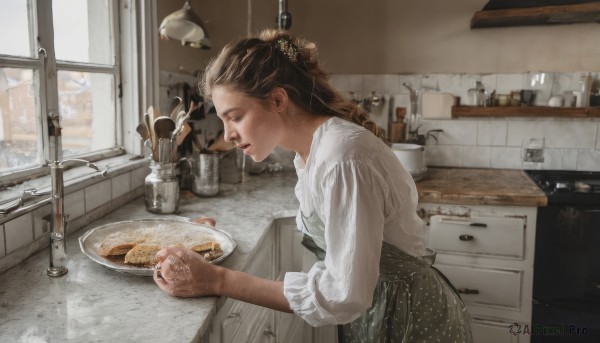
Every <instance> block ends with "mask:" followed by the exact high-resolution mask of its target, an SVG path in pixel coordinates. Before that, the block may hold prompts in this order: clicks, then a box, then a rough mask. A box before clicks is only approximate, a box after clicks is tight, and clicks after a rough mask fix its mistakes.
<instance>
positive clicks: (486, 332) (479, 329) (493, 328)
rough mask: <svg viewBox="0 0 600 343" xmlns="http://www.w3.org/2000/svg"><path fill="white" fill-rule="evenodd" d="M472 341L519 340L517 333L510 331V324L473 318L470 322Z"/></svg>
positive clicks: (509, 342)
mask: <svg viewBox="0 0 600 343" xmlns="http://www.w3.org/2000/svg"><path fill="white" fill-rule="evenodd" d="M471 331H472V332H473V343H517V342H521V340H520V339H519V338H521V337H519V336H518V335H514V334H512V333H511V331H510V324H506V323H500V322H491V321H481V320H473V321H472V322H471Z"/></svg>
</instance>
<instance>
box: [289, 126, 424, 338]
mask: <svg viewBox="0 0 600 343" xmlns="http://www.w3.org/2000/svg"><path fill="white" fill-rule="evenodd" d="M302 162H303V161H302V160H301V158H300V157H299V155H296V158H295V160H294V164H295V166H296V171H297V173H298V183H297V185H296V188H295V192H296V196H297V197H298V200H299V201H300V209H299V212H298V216H297V218H296V221H297V224H298V227H299V228H300V229H301V230H303V231H304V232H305V233H307V232H308V231H307V229H306V228H305V227H304V224H303V220H302V216H304V217H305V218H306V217H309V216H311V215H316V216H318V218H320V221H322V223H323V226H324V234H323V237H313V238H314V240H315V243H316V244H317V245H319V246H321V247H322V248H323V249H324V250H325V251H326V257H325V260H324V261H320V262H317V263H315V264H314V265H313V267H312V268H311V269H310V270H309V271H308V273H291V272H290V273H286V275H285V278H284V295H285V297H286V298H287V300H288V302H289V304H290V307H291V309H292V310H293V311H294V312H295V313H296V315H298V316H300V317H302V318H303V319H304V320H305V321H306V322H307V323H309V324H310V325H312V326H321V325H332V324H344V323H349V322H352V321H353V320H355V319H356V318H358V317H360V316H361V314H363V313H364V312H365V311H366V310H367V309H368V308H369V307H370V306H371V303H372V297H373V292H374V290H375V286H376V284H377V280H378V277H379V258H380V255H381V245H382V241H386V242H388V243H390V244H392V245H394V246H396V247H397V248H399V249H401V250H402V251H404V252H406V253H408V254H410V255H413V256H421V255H423V254H424V251H425V248H424V223H423V222H422V221H421V219H420V218H419V217H418V216H417V213H416V208H417V201H418V200H417V191H416V187H415V184H414V181H413V179H412V177H411V175H410V174H409V173H408V172H407V171H406V170H404V168H403V167H402V166H401V164H400V162H399V161H398V159H397V158H396V156H395V155H394V153H393V152H392V150H391V149H390V148H389V147H388V146H387V145H385V144H384V143H383V141H381V139H379V138H377V137H376V136H375V135H373V134H372V133H371V132H369V131H367V130H366V129H364V128H363V127H361V126H359V125H356V124H354V123H352V122H350V121H347V120H345V119H341V118H337V117H333V118H331V119H329V120H327V121H326V122H325V123H323V125H321V126H320V127H319V128H318V129H317V130H316V131H315V133H314V135H313V141H312V145H311V148H310V153H309V156H308V159H307V161H306V163H305V164H304V165H303V163H302Z"/></svg>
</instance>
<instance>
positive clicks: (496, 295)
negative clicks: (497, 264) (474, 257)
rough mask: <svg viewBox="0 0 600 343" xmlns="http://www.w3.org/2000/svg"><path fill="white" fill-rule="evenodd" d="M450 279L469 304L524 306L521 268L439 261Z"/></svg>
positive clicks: (438, 266) (441, 268)
mask: <svg viewBox="0 0 600 343" xmlns="http://www.w3.org/2000/svg"><path fill="white" fill-rule="evenodd" d="M435 267H436V268H437V269H439V271H441V272H442V273H443V274H444V275H445V276H446V277H447V278H448V280H450V282H451V283H452V285H454V287H455V288H456V289H457V290H458V292H459V293H460V297H461V298H462V299H463V300H464V302H465V303H466V304H469V303H471V304H480V305H494V306H503V307H510V308H520V306H521V284H522V282H521V279H522V275H523V274H522V272H521V271H517V270H515V271H512V270H499V269H483V268H475V267H467V266H451V265H445V264H439V265H435Z"/></svg>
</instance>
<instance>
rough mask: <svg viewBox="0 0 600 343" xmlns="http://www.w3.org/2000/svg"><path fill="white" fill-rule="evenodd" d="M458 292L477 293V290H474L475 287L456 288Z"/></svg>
mask: <svg viewBox="0 0 600 343" xmlns="http://www.w3.org/2000/svg"><path fill="white" fill-rule="evenodd" d="M458 293H461V294H479V291H478V290H476V289H469V288H459V289H458Z"/></svg>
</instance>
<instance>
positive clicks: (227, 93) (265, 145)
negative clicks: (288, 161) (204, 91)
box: [212, 86, 283, 162]
mask: <svg viewBox="0 0 600 343" xmlns="http://www.w3.org/2000/svg"><path fill="white" fill-rule="evenodd" d="M212 100H213V103H214V105H215V109H216V110H217V115H218V116H219V118H221V120H222V121H223V124H224V127H225V134H224V135H225V136H224V137H225V140H226V141H230V142H233V143H235V145H236V147H237V148H239V149H241V150H242V151H243V152H244V154H245V155H249V156H250V157H251V158H252V160H254V161H255V162H260V161H262V160H264V159H265V158H267V156H269V154H270V153H271V152H272V151H273V149H275V147H276V146H277V145H278V144H279V143H280V142H281V138H282V136H283V121H282V116H281V114H280V113H278V112H277V111H276V110H275V103H274V101H271V99H267V100H259V99H256V98H253V97H250V96H248V95H247V94H244V93H241V92H238V91H234V90H232V89H231V88H228V87H224V86H217V87H215V88H213V91H212ZM271 102H273V104H271Z"/></svg>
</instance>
